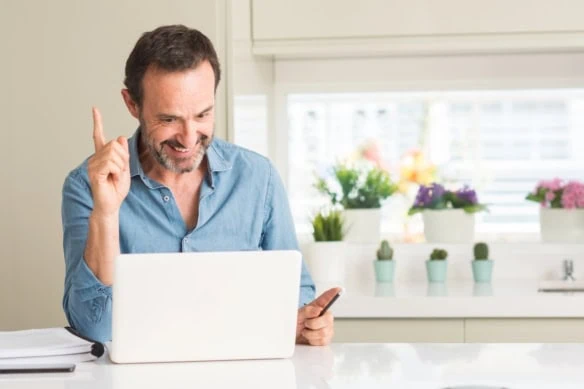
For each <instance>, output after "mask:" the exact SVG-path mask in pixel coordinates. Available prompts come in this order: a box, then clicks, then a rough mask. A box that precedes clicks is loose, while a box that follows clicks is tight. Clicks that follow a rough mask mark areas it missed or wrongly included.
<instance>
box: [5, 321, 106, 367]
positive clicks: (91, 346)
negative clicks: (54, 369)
mask: <svg viewBox="0 0 584 389" xmlns="http://www.w3.org/2000/svg"><path fill="white" fill-rule="evenodd" d="M103 353H104V347H103V345H102V344H101V343H98V342H93V341H91V340H89V339H85V338H83V337H81V336H80V335H78V334H77V333H76V332H75V331H74V330H73V329H71V328H69V327H67V328H44V329H37V330H24V331H0V365H11V364H20V365H25V364H33V363H34V364H37V363H38V364H46V363H75V362H84V361H91V360H94V359H97V358H99V357H101V356H102V355H103Z"/></svg>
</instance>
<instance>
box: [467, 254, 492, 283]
mask: <svg viewBox="0 0 584 389" xmlns="http://www.w3.org/2000/svg"><path fill="white" fill-rule="evenodd" d="M494 263H495V262H494V261H493V260H491V259H479V260H476V259H475V260H473V261H472V276H473V278H474V280H475V282H491V275H492V274H493V265H494Z"/></svg>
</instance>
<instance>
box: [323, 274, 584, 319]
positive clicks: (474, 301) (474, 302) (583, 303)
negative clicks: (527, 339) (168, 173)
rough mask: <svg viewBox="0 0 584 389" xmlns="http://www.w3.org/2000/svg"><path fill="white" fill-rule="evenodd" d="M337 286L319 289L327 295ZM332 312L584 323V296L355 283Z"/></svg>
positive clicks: (524, 287) (518, 284)
mask: <svg viewBox="0 0 584 389" xmlns="http://www.w3.org/2000/svg"><path fill="white" fill-rule="evenodd" d="M329 286H331V285H324V284H317V291H318V292H321V291H323V290H325V289H326V288H327V287H329ZM344 286H345V294H344V295H343V296H342V297H341V298H340V299H339V300H338V301H337V303H335V305H334V308H333V309H332V311H333V312H334V315H335V317H337V318H341V319H342V318H584V293H581V292H562V293H556V292H554V293H543V292H538V282H531V281H525V280H520V281H519V280H518V281H510V280H505V281H500V282H493V283H492V284H475V283H474V282H472V281H449V282H447V283H445V284H430V283H427V282H422V281H418V282H415V281H411V282H403V283H396V284H391V283H375V282H366V281H364V282H361V283H357V282H353V283H348V284H345V285H344Z"/></svg>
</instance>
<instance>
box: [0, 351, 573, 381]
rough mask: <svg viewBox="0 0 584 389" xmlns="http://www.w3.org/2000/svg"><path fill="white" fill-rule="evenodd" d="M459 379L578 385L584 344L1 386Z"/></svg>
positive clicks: (99, 368)
mask: <svg viewBox="0 0 584 389" xmlns="http://www.w3.org/2000/svg"><path fill="white" fill-rule="evenodd" d="M457 384H458V385H460V384H474V385H478V384H490V385H500V386H502V387H506V388H509V389H543V388H546V389H547V388H549V389H552V388H553V389H576V388H578V389H581V388H583V387H584V344H489V345H486V344H333V345H331V346H330V347H309V346H298V347H297V349H296V353H295V355H294V357H293V358H292V359H290V360H270V361H235V362H203V363H167V364H138V365H114V364H111V362H109V360H108V359H107V358H106V359H101V360H100V361H98V362H91V363H82V364H79V365H77V369H76V371H75V372H74V373H68V374H48V375H13V376H3V377H0V388H2V389H9V388H17V389H31V388H43V389H53V388H59V389H60V388H71V389H77V388H83V389H110V388H124V389H125V388H131V389H133V388H136V389H138V388H141V389H142V388H153V389H154V388H156V389H171V388H181V389H183V388H185V389H186V388H189V389H191V388H193V389H194V388H230V389H231V388H233V389H240V388H253V389H260V388H266V389H267V388H270V389H288V388H290V389H292V388H332V389H336V388H367V389H370V388H391V389H401V388H408V389H409V388H420V389H421V388H424V389H434V388H442V387H446V386H451V385H457Z"/></svg>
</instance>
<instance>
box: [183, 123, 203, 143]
mask: <svg viewBox="0 0 584 389" xmlns="http://www.w3.org/2000/svg"><path fill="white" fill-rule="evenodd" d="M200 136H201V133H200V131H199V125H198V123H197V122H196V121H194V120H187V121H186V122H185V123H184V125H183V126H182V133H181V137H182V139H183V141H184V146H185V147H192V146H194V145H195V144H196V143H197V141H198V140H199V137H200Z"/></svg>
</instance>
